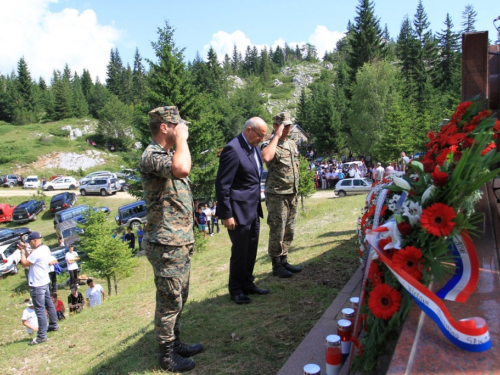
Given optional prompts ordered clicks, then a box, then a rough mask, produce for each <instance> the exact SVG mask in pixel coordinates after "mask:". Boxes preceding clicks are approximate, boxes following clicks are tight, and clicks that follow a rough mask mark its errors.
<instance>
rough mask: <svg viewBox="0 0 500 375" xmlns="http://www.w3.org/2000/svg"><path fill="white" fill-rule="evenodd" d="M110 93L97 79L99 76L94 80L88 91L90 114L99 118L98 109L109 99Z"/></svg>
mask: <svg viewBox="0 0 500 375" xmlns="http://www.w3.org/2000/svg"><path fill="white" fill-rule="evenodd" d="M109 97H110V93H109V91H108V90H107V89H106V88H105V87H104V85H103V84H102V83H101V81H100V80H99V77H97V78H96V80H95V85H94V88H93V90H92V92H91V93H90V97H89V100H88V103H89V111H90V114H91V115H92V116H93V117H94V118H99V111H100V110H101V109H102V108H103V107H104V105H105V104H106V102H107V101H108V100H109Z"/></svg>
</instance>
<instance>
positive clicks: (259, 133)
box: [243, 117, 267, 146]
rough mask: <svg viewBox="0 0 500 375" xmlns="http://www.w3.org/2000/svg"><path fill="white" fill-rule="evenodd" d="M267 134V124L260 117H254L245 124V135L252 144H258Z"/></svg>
mask: <svg viewBox="0 0 500 375" xmlns="http://www.w3.org/2000/svg"><path fill="white" fill-rule="evenodd" d="M266 134H267V124H266V122H265V121H264V120H263V119H261V118H260V117H252V118H251V119H249V120H248V121H247V122H245V125H244V126H243V135H244V136H245V139H246V140H247V142H248V144H250V145H251V146H257V145H258V144H259V142H262V141H263V140H264V137H265V136H266Z"/></svg>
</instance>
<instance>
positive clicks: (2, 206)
mask: <svg viewBox="0 0 500 375" xmlns="http://www.w3.org/2000/svg"><path fill="white" fill-rule="evenodd" d="M15 208H16V206H12V205H10V204H7V203H0V223H8V222H9V221H12V213H13V212H14V209H15Z"/></svg>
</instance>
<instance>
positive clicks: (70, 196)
mask: <svg viewBox="0 0 500 375" xmlns="http://www.w3.org/2000/svg"><path fill="white" fill-rule="evenodd" d="M75 203H76V194H75V193H67V192H66V193H61V194H57V195H54V196H53V197H52V199H51V200H50V213H51V214H52V215H55V214H56V212H59V211H62V210H65V209H67V208H71V207H73V205H74V204H75Z"/></svg>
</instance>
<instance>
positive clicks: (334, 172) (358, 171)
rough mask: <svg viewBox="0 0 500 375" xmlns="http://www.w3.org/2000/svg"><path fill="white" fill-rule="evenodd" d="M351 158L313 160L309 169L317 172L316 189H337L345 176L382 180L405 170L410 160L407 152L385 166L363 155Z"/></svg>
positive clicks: (315, 176) (315, 175) (315, 177)
mask: <svg viewBox="0 0 500 375" xmlns="http://www.w3.org/2000/svg"><path fill="white" fill-rule="evenodd" d="M343 160H350V159H347V158H345V157H342V158H341V159H340V160H337V159H335V158H329V159H327V158H325V159H323V160H322V161H321V162H311V163H310V164H309V169H310V170H313V171H314V172H315V174H314V180H315V187H316V189H321V190H326V189H335V186H336V185H337V182H339V181H340V180H342V179H344V178H365V177H366V178H368V179H371V180H376V181H381V180H382V179H383V178H384V177H387V176H389V175H391V174H393V173H395V172H404V171H405V170H406V167H407V165H408V164H409V162H410V159H409V157H408V156H406V153H405V152H401V159H400V160H399V161H398V162H390V163H388V164H387V165H386V167H385V168H384V167H383V166H382V163H381V162H376V163H373V164H371V162H367V161H366V160H365V158H364V157H363V156H361V157H360V160H359V161H343Z"/></svg>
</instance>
